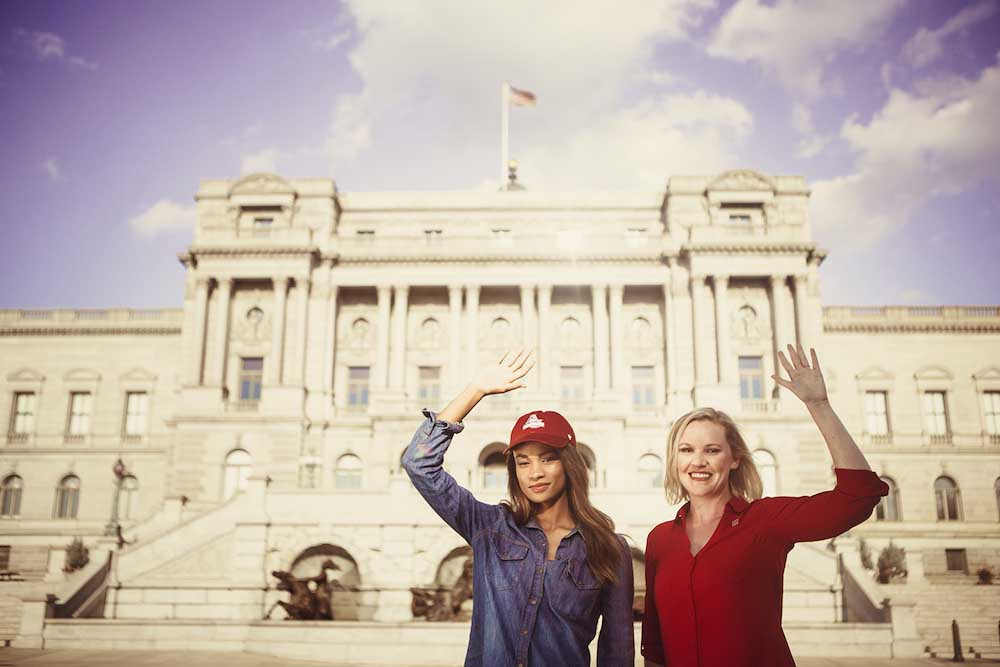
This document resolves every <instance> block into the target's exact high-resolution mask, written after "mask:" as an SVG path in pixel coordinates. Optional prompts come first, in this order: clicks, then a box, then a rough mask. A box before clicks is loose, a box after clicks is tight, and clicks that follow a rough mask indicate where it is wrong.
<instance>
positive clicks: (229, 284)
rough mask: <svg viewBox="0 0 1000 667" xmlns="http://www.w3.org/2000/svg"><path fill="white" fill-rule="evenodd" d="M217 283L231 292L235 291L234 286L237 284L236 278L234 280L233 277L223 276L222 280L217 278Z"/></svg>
mask: <svg viewBox="0 0 1000 667" xmlns="http://www.w3.org/2000/svg"><path fill="white" fill-rule="evenodd" d="M215 282H216V284H217V285H218V286H219V287H220V288H221V289H224V290H225V291H227V292H231V291H232V290H233V284H234V283H235V282H236V278H233V277H232V276H223V277H222V278H216V279H215Z"/></svg>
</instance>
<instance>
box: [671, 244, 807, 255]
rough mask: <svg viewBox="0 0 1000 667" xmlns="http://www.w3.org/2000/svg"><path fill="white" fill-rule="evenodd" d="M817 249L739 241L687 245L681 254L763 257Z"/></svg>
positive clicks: (795, 245) (797, 245) (805, 246)
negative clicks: (728, 254) (736, 253)
mask: <svg viewBox="0 0 1000 667" xmlns="http://www.w3.org/2000/svg"><path fill="white" fill-rule="evenodd" d="M815 249H816V245H815V244H813V243H798V242H789V243H781V242H775V241H768V242H759V243H754V242H746V241H744V242H739V241H698V242H695V243H686V244H684V245H683V246H682V248H681V254H688V255H693V254H701V253H720V252H726V253H732V252H739V253H744V254H747V253H749V254H754V255H763V254H771V253H784V254H796V255H797V254H801V253H808V252H812V251H814V250H815Z"/></svg>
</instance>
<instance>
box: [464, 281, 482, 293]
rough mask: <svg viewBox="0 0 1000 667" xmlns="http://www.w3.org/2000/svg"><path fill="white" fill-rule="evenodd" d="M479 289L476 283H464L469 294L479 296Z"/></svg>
mask: <svg viewBox="0 0 1000 667" xmlns="http://www.w3.org/2000/svg"><path fill="white" fill-rule="evenodd" d="M479 288H480V286H479V285H478V284H477V283H466V285H465V289H467V290H468V291H469V292H475V293H476V294H479Z"/></svg>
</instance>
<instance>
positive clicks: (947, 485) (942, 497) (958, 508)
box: [934, 475, 962, 521]
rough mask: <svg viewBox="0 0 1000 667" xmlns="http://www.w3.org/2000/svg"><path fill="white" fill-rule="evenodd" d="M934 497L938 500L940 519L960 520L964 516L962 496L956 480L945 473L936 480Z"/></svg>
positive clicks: (938, 516)
mask: <svg viewBox="0 0 1000 667" xmlns="http://www.w3.org/2000/svg"><path fill="white" fill-rule="evenodd" d="M934 497H935V499H936V500H937V518H938V520H940V521H958V520H960V519H961V518H962V496H961V495H960V493H959V491H958V484H956V483H955V480H953V479H952V478H951V477H945V476H944V475H942V476H941V477H938V478H937V479H936V480H934Z"/></svg>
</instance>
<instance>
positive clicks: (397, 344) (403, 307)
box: [389, 285, 410, 391]
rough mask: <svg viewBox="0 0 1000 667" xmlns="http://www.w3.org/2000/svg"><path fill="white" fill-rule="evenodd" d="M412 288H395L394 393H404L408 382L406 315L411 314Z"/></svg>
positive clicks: (391, 380) (391, 375)
mask: <svg viewBox="0 0 1000 667" xmlns="http://www.w3.org/2000/svg"><path fill="white" fill-rule="evenodd" d="M409 290H410V288H409V287H407V286H406V285H397V286H396V287H394V288H393V292H394V295H395V296H394V299H393V304H392V344H391V346H390V355H391V359H392V361H391V362H390V366H389V388H390V389H392V390H393V391H403V388H404V387H403V385H404V383H405V382H406V315H407V313H408V312H409V294H410V291H409Z"/></svg>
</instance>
